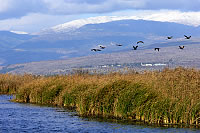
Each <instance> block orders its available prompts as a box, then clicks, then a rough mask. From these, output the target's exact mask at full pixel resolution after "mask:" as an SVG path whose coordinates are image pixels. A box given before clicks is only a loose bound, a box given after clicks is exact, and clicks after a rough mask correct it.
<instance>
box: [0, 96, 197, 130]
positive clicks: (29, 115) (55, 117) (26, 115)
mask: <svg viewBox="0 0 200 133" xmlns="http://www.w3.org/2000/svg"><path fill="white" fill-rule="evenodd" d="M10 98H11V97H10V96H5V95H3V96H0V133H1V132H2V133H7V132H12V133H15V132H41V133H43V132H44V133H47V132H57V133H58V132H70V133H77V132H82V133H85V132H89V133H90V132H91V133H110V132H128V133H129V132H134V133H141V132H142V133H149V132H155V133H160V132H170V133H171V132H176V133H178V132H180V133H182V132H183V133H184V132H193V133H195V132H200V130H198V129H187V128H186V129H184V128H159V127H157V128H152V127H145V126H139V125H125V124H117V123H109V122H103V121H95V120H89V119H85V118H80V117H78V116H77V115H75V114H76V113H75V112H70V111H66V110H64V109H61V108H52V107H44V106H43V107H40V106H35V105H31V104H19V103H13V102H10V101H8V100H9V99H10Z"/></svg>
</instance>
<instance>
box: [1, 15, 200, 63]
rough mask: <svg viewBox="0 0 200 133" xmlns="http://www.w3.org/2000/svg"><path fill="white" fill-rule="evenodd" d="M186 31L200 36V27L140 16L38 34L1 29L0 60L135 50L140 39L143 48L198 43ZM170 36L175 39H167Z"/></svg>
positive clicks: (92, 21) (65, 26) (93, 20)
mask: <svg viewBox="0 0 200 133" xmlns="http://www.w3.org/2000/svg"><path fill="white" fill-rule="evenodd" d="M184 34H186V35H191V36H192V39H190V40H192V41H194V40H193V38H195V37H200V32H199V27H194V26H188V25H183V24H178V23H171V22H160V21H152V20H151V21H147V20H142V19H140V17H137V16H133V17H116V16H111V17H105V16H102V17H93V18H88V19H80V20H74V21H71V22H68V23H65V24H61V25H58V26H55V27H52V28H49V29H48V30H45V31H43V32H41V33H40V34H38V35H35V36H33V35H29V34H28V35H27V34H16V33H13V32H0V41H1V43H0V46H1V49H0V60H3V61H4V62H3V65H8V64H16V63H24V62H33V61H42V60H43V61H44V60H58V59H66V58H73V57H80V56H88V55H95V54H99V53H101V54H105V53H112V52H122V51H132V49H133V45H136V42H137V41H139V40H143V41H144V42H145V44H143V45H141V47H139V50H142V49H152V48H153V47H155V46H156V47H168V46H177V45H180V42H181V44H184V45H185V44H192V43H194V42H191V41H190V40H187V41H186V40H185V39H184V36H183V35H184ZM166 36H174V38H173V40H171V41H166ZM177 39H179V42H178V43H177ZM198 41H199V40H197V41H196V42H198ZM111 42H115V43H119V44H123V47H120V48H119V47H116V46H115V45H111ZM168 42H169V43H168ZM196 42H195V43H196ZM100 44H101V45H103V46H106V48H105V49H104V50H102V51H101V52H92V51H91V49H92V48H99V45H100Z"/></svg>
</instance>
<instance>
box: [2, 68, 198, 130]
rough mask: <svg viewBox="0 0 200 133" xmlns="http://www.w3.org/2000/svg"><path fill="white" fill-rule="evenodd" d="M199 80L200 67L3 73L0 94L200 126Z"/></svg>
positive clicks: (86, 111) (87, 112) (104, 114)
mask: <svg viewBox="0 0 200 133" xmlns="http://www.w3.org/2000/svg"><path fill="white" fill-rule="evenodd" d="M6 79H9V80H6ZM199 79H200V71H199V70H196V69H186V68H176V69H165V70H163V71H162V72H158V71H154V72H145V73H141V74H138V73H130V74H120V73H114V74H107V75H88V74H83V75H82V74H80V75H79V74H77V75H66V76H59V75H57V76H49V77H43V76H42V77H35V76H32V75H23V76H19V75H17V76H16V75H8V74H7V75H0V81H1V82H0V92H1V93H2V92H7V93H8V94H9V93H10V94H16V98H15V102H22V103H31V104H41V105H47V104H48V105H52V106H58V107H59V106H60V107H64V108H66V107H68V108H73V109H74V107H75V108H76V111H77V113H78V114H79V116H83V117H91V118H92V117H94V118H103V119H109V118H112V119H117V120H122V121H139V122H143V123H145V124H150V125H151V124H154V125H170V126H171V125H175V126H176V125H178V126H179V125H180V126H181V127H182V126H183V127H185V126H186V127H190V126H192V127H195V128H199V126H200V94H199V92H200V87H199V85H200V80H199ZM3 81H4V82H3Z"/></svg>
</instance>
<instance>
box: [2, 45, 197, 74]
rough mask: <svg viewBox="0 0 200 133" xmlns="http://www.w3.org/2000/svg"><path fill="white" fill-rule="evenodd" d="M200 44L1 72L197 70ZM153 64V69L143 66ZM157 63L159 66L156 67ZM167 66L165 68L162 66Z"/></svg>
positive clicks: (34, 64)
mask: <svg viewBox="0 0 200 133" xmlns="http://www.w3.org/2000/svg"><path fill="white" fill-rule="evenodd" d="M199 52H200V43H198V44H188V45H185V48H184V49H183V50H181V49H179V48H178V46H170V47H161V49H160V52H157V51H155V50H154V49H138V50H136V51H135V50H128V51H125V52H116V53H111V54H101V53H99V54H98V53H97V54H95V55H90V56H85V57H77V58H71V59H66V60H55V61H41V62H32V63H26V64H16V65H10V66H7V67H3V68H2V69H1V71H0V72H1V73H5V72H9V73H20V74H22V73H32V74H44V75H48V74H67V73H71V72H73V71H74V70H77V69H80V68H82V69H87V70H91V71H93V70H94V71H100V72H104V71H105V72H106V71H110V70H124V68H134V69H136V70H138V71H141V70H146V69H149V70H154V69H162V68H164V67H177V66H183V67H195V68H200V56H199ZM141 63H142V64H143V65H145V64H152V66H146V67H145V66H142V65H141ZM156 64H157V66H156ZM162 64H165V65H164V66H159V65H162Z"/></svg>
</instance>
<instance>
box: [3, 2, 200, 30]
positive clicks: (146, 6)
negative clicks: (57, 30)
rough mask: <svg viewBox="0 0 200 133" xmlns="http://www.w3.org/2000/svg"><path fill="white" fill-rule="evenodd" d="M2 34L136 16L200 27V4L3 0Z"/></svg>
mask: <svg viewBox="0 0 200 133" xmlns="http://www.w3.org/2000/svg"><path fill="white" fill-rule="evenodd" d="M0 3H1V4H0V30H15V31H25V32H29V33H32V32H38V31H40V30H41V29H45V28H48V27H52V26H55V25H58V24H62V23H65V22H69V21H72V20H76V19H81V18H88V17H95V16H113V15H114V16H134V15H135V16H137V17H144V18H146V19H150V20H157V21H170V22H171V21H172V22H173V21H174V22H179V21H180V23H183V24H189V25H195V26H198V24H200V17H199V16H200V6H199V5H200V0H0Z"/></svg>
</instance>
